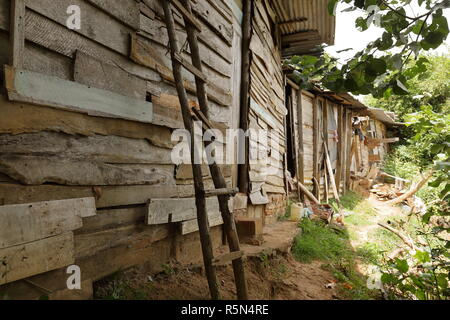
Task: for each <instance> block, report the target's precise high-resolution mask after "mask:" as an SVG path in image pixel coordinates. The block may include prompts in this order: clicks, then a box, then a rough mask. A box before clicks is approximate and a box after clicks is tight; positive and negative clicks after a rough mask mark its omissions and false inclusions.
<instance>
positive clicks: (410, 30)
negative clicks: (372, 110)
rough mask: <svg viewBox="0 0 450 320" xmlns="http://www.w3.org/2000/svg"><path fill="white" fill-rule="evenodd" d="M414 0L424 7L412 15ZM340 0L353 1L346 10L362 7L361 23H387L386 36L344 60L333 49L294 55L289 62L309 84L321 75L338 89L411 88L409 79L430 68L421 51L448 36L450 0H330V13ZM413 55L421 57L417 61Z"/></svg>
mask: <svg viewBox="0 0 450 320" xmlns="http://www.w3.org/2000/svg"><path fill="white" fill-rule="evenodd" d="M412 1H417V3H418V5H420V6H421V8H422V10H423V11H424V12H423V13H421V14H418V15H417V16H411V15H409V14H408V13H407V12H406V10H405V9H404V7H405V6H406V5H408V4H410V3H411V2H412ZM340 2H341V3H347V4H349V5H350V7H349V8H348V9H346V10H345V11H351V10H360V11H361V12H362V16H361V17H359V18H358V19H357V20H356V26H355V27H356V28H358V29H359V30H360V31H364V30H367V29H368V28H369V27H370V26H372V25H376V26H378V27H380V28H382V29H383V34H382V36H381V37H380V38H379V39H376V40H375V41H373V42H371V43H369V44H368V46H367V47H366V48H365V49H364V50H362V51H360V52H358V53H356V55H355V56H354V57H353V58H352V59H350V60H348V61H347V62H346V63H344V64H343V65H342V66H340V65H339V64H338V63H337V60H336V59H334V58H332V57H329V56H327V55H324V56H322V57H320V58H318V57H313V56H295V57H293V58H291V59H290V60H288V61H286V64H288V65H290V66H291V67H292V68H294V69H295V71H294V76H295V77H296V81H297V82H298V83H299V84H300V85H302V86H304V87H308V86H309V85H310V81H311V80H317V81H319V83H320V84H321V85H322V86H324V87H325V88H327V89H330V90H332V91H335V92H351V93H353V94H356V95H367V94H372V95H373V96H374V97H377V98H378V97H389V96H390V95H392V94H395V95H406V94H408V93H409V81H410V80H411V79H413V78H414V77H415V76H417V75H418V74H421V73H423V72H425V71H426V69H427V60H426V59H425V58H423V57H420V54H421V53H422V52H424V51H429V50H431V49H436V48H438V47H439V46H441V45H442V44H443V43H444V41H445V40H446V39H447V37H448V33H449V27H448V22H447V19H446V18H445V16H444V14H443V10H444V9H447V8H450V0H389V1H388V0H330V1H329V11H330V14H335V10H336V7H337V5H338V3H340ZM413 59H414V60H416V63H415V64H413V65H411V64H410V63H409V62H410V61H411V60H413Z"/></svg>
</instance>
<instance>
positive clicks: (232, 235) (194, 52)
mask: <svg viewBox="0 0 450 320" xmlns="http://www.w3.org/2000/svg"><path fill="white" fill-rule="evenodd" d="M246 2H250V1H246ZM183 4H184V5H185V6H186V8H187V10H188V12H192V8H191V5H190V2H189V0H183ZM186 30H187V35H188V42H189V47H190V49H191V58H192V64H193V65H194V66H195V67H196V68H197V69H199V70H200V71H202V61H201V57H200V50H199V47H198V41H197V35H196V33H195V30H194V28H193V27H192V26H189V25H186ZM196 86H197V98H198V102H199V105H200V110H201V112H202V113H203V114H204V116H205V117H206V120H208V119H209V104H208V97H207V93H206V86H205V83H204V82H203V81H201V79H200V78H197V77H196ZM205 145H206V146H207V145H208V143H207V142H205ZM210 163H213V164H212V165H210V167H209V170H210V172H211V177H212V179H213V182H214V185H215V187H216V189H225V188H227V184H226V181H225V179H224V177H223V175H222V173H221V170H220V168H219V166H218V165H217V164H216V163H215V162H211V161H210ZM247 174H248V173H247ZM218 198H219V206H220V212H221V213H222V218H223V222H224V230H225V233H226V236H227V239H228V245H229V247H230V251H231V252H235V251H240V250H241V249H240V243H239V237H238V234H237V229H236V222H235V220H234V213H233V212H232V211H231V210H230V208H229V205H228V201H229V198H230V197H229V195H220V196H219V197H218ZM233 270H234V277H235V281H236V290H237V297H238V299H239V300H248V298H249V297H248V290H247V281H246V279H245V270H244V261H243V259H242V258H240V259H236V260H233Z"/></svg>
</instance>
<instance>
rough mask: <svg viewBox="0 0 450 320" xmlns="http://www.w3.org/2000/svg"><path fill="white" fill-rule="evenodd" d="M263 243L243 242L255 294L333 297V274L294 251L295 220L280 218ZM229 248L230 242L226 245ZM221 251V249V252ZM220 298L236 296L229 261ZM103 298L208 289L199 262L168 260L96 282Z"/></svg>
mask: <svg viewBox="0 0 450 320" xmlns="http://www.w3.org/2000/svg"><path fill="white" fill-rule="evenodd" d="M264 231H265V235H264V238H265V243H264V244H263V245H262V246H260V247H259V246H249V245H242V247H241V249H242V250H244V251H245V253H246V266H245V270H246V276H247V282H248V287H249V288H248V289H249V295H250V298H251V299H258V300H334V299H339V293H338V292H337V290H336V289H328V288H327V285H328V284H330V283H333V279H334V277H333V276H332V274H331V273H330V272H328V271H326V270H323V269H322V267H321V266H322V263H321V262H313V263H309V264H303V263H300V262H298V261H296V260H295V259H294V258H293V257H292V255H291V253H290V250H291V247H292V244H293V241H294V238H295V237H296V235H297V234H298V233H299V231H300V230H299V229H298V226H297V223H292V222H278V223H276V224H274V225H270V226H267V227H266V228H265V230H264ZM223 250H226V248H223ZM217 254H220V251H219V252H218V253H217ZM217 278H218V280H219V285H220V291H221V294H222V299H235V298H236V292H235V285H234V277H233V269H232V267H231V265H224V266H220V267H218V268H217ZM95 291H96V294H95V295H96V297H97V298H101V299H121V300H122V299H145V300H173V299H177V300H185V299H194V300H206V299H209V290H208V286H207V282H206V279H205V275H204V273H203V268H202V267H201V264H198V265H196V266H181V265H170V266H167V267H166V270H165V272H163V273H161V274H159V275H157V276H150V275H148V274H146V273H145V272H144V271H143V270H139V269H138V268H135V269H132V270H129V271H126V272H124V273H122V274H120V275H116V277H114V278H110V279H105V280H104V281H101V282H99V283H97V284H96V289H95Z"/></svg>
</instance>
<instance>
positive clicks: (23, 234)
mask: <svg viewBox="0 0 450 320" xmlns="http://www.w3.org/2000/svg"><path fill="white" fill-rule="evenodd" d="M95 215H96V209H95V199H94V198H83V199H69V200H58V201H46V202H37V203H30V204H19V205H9V206H0V249H4V248H8V247H12V246H16V245H20V244H25V243H29V242H33V241H37V240H41V239H45V238H49V237H52V236H57V235H60V234H63V233H65V232H68V231H74V230H77V229H80V228H81V227H82V226H83V222H82V218H84V217H92V216H95Z"/></svg>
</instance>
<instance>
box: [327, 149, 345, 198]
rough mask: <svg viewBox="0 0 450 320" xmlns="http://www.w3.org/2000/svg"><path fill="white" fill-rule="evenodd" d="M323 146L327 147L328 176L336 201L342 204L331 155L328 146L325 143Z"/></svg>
mask: <svg viewBox="0 0 450 320" xmlns="http://www.w3.org/2000/svg"><path fill="white" fill-rule="evenodd" d="M323 145H324V147H325V158H326V165H327V169H328V176H329V178H330V183H331V187H332V189H333V193H334V197H335V198H336V200H337V201H338V202H340V201H341V198H340V197H339V192H338V189H337V187H336V181H335V180H334V173H333V167H332V165H331V160H330V153H329V152H328V146H327V145H326V143H325V142H324V143H323Z"/></svg>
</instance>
